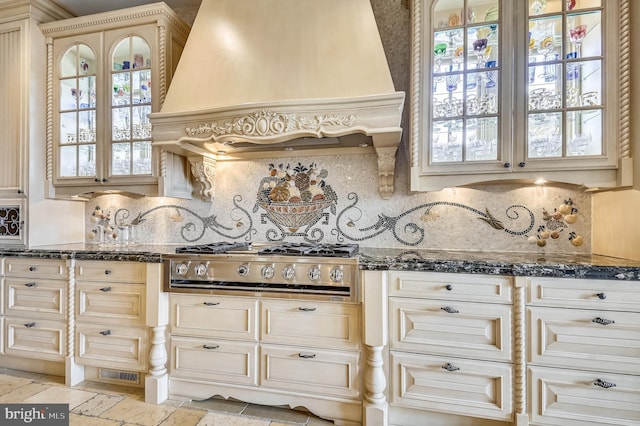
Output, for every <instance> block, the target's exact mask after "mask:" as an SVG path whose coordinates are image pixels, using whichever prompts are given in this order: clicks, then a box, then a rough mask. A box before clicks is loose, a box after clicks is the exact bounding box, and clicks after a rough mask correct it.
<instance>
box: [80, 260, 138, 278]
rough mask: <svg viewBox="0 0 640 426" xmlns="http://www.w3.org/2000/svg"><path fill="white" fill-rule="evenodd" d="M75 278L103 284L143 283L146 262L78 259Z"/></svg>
mask: <svg viewBox="0 0 640 426" xmlns="http://www.w3.org/2000/svg"><path fill="white" fill-rule="evenodd" d="M76 279H77V280H78V281H98V282H100V283H105V284H106V283H114V282H120V283H138V284H144V283H145V282H146V279H147V264H146V263H139V262H117V263H116V262H105V261H100V260H97V261H92V260H79V261H78V262H77V264H76Z"/></svg>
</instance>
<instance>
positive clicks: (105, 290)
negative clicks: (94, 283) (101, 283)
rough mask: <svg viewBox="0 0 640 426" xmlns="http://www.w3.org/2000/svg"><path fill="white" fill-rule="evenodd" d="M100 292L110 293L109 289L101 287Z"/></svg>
mask: <svg viewBox="0 0 640 426" xmlns="http://www.w3.org/2000/svg"><path fill="white" fill-rule="evenodd" d="M100 291H102V292H104V293H106V292H108V291H111V287H102V288H101V289H100Z"/></svg>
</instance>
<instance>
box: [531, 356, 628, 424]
mask: <svg viewBox="0 0 640 426" xmlns="http://www.w3.org/2000/svg"><path fill="white" fill-rule="evenodd" d="M528 373H529V386H530V393H529V399H530V401H529V406H530V411H531V422H532V424H535V425H557V426H584V425H590V426H593V425H619V426H638V425H640V376H625V375H620V374H611V373H600V372H597V373H596V372H587V371H574V370H568V369H553V368H543V367H530V368H529V371H528Z"/></svg>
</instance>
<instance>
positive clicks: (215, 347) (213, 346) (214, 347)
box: [202, 345, 220, 349]
mask: <svg viewBox="0 0 640 426" xmlns="http://www.w3.org/2000/svg"><path fill="white" fill-rule="evenodd" d="M202 347H203V348H204V349H218V348H219V347H220V345H202Z"/></svg>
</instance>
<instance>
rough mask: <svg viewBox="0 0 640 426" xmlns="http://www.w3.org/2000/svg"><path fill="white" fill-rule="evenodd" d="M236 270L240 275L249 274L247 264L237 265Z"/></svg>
mask: <svg viewBox="0 0 640 426" xmlns="http://www.w3.org/2000/svg"><path fill="white" fill-rule="evenodd" d="M236 271H238V275H240V276H241V277H246V276H247V275H249V265H240V266H238V268H237V269H236Z"/></svg>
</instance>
